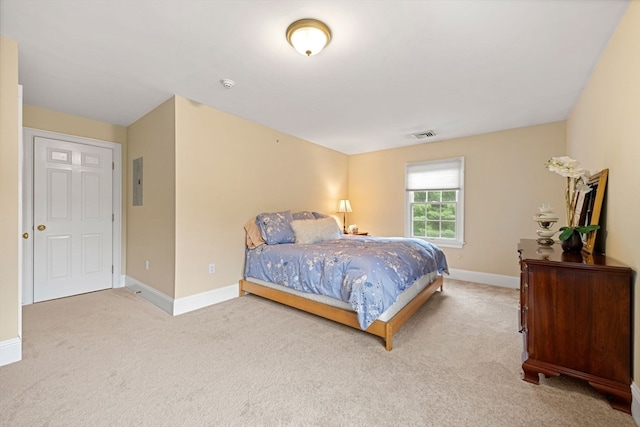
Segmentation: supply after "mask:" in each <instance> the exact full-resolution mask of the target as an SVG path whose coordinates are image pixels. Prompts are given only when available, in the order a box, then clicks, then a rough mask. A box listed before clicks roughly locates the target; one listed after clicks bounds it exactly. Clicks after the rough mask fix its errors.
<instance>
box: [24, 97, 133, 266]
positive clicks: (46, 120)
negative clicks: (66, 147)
mask: <svg viewBox="0 0 640 427" xmlns="http://www.w3.org/2000/svg"><path fill="white" fill-rule="evenodd" d="M27 90H28V89H27ZM22 114H23V119H22V120H23V126H24V127H28V128H33V129H39V130H46V131H49V132H58V133H63V134H66V135H73V136H79V137H83V138H90V139H97V140H100V141H107V142H115V143H117V144H120V145H122V159H121V162H122V201H121V206H122V234H121V242H122V248H121V251H122V252H121V258H122V259H121V273H122V274H125V272H126V271H127V247H126V245H125V244H124V243H125V242H126V238H127V203H126V196H127V191H126V182H127V168H126V164H127V162H126V157H127V148H126V143H127V128H125V127H123V126H117V125H112V124H111V123H105V122H101V121H98V120H92V119H87V118H85V117H79V116H74V115H72V114H66V113H61V112H58V111H53V110H47V109H45V108H38V107H33V106H30V105H25V106H24V107H23V108H22Z"/></svg>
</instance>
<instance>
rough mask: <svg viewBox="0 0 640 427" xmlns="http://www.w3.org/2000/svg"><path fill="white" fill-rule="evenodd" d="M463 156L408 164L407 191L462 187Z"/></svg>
mask: <svg viewBox="0 0 640 427" xmlns="http://www.w3.org/2000/svg"><path fill="white" fill-rule="evenodd" d="M463 161H464V158H463V157H458V158H454V159H447V160H442V161H432V162H421V163H410V164H408V165H407V191H418V190H453V189H458V188H461V187H462V185H463V176H462V173H461V171H462V170H463V168H462V162H463Z"/></svg>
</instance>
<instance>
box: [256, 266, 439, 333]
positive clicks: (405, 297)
mask: <svg viewBox="0 0 640 427" xmlns="http://www.w3.org/2000/svg"><path fill="white" fill-rule="evenodd" d="M437 278H438V272H437V271H432V272H430V273H427V274H425V275H423V276H422V277H420V278H418V279H417V280H415V281H414V282H413V283H412V284H411V285H410V286H409V287H407V288H406V289H405V290H404V291H403V292H402V293H401V294H400V295H398V298H397V299H396V301H395V302H394V303H393V304H392V305H391V306H390V307H389V308H388V309H387V310H385V311H384V312H383V313H382V314H381V315H380V316H379V317H378V319H377V320H380V321H383V322H387V321H389V320H390V319H392V318H393V316H395V315H396V314H397V313H398V312H399V311H400V310H402V308H403V307H404V306H406V305H407V304H408V303H409V302H410V301H411V300H412V299H413V298H415V297H416V295H418V294H419V293H420V292H422V290H423V289H424V288H426V287H427V285H429V284H430V283H432V282H433V281H434V280H436V279H437ZM246 280H248V281H250V282H253V283H257V284H259V285H262V286H265V287H267V288H271V289H275V290H278V291H281V292H285V293H288V294H291V295H296V296H298V297H301V298H305V299H308V300H311V301H315V302H320V303H322V304H326V305H330V306H332V307H336V308H341V309H343V310H348V311H354V310H353V307H352V306H351V304H349V303H347V302H345V301H341V300H339V299H336V298H332V297H328V296H324V295H320V294H313V293H308V292H301V291H298V290H296V289H292V288H289V287H286V286H282V285H278V284H275V283H270V282H267V281H264V280H261V279H257V278H255V277H247V278H246Z"/></svg>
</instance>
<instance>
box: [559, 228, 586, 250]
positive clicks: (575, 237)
mask: <svg viewBox="0 0 640 427" xmlns="http://www.w3.org/2000/svg"><path fill="white" fill-rule="evenodd" d="M561 246H562V250H563V251H564V252H570V253H579V252H580V251H581V250H582V235H581V234H580V232H578V231H577V230H573V233H571V236H569V238H568V239H567V240H563V241H562V244H561Z"/></svg>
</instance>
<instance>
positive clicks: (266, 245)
mask: <svg viewBox="0 0 640 427" xmlns="http://www.w3.org/2000/svg"><path fill="white" fill-rule="evenodd" d="M245 230H246V231H247V249H246V260H245V274H244V278H243V279H242V280H241V281H240V296H243V295H245V294H246V293H251V294H254V295H258V296H261V297H264V298H267V299H270V300H273V301H276V302H279V303H282V304H285V305H288V306H291V307H294V308H297V309H300V310H303V311H305V312H309V313H312V314H315V315H318V316H321V317H324V318H327V319H330V320H333V321H336V322H339V323H342V324H344V325H347V326H351V327H353V328H357V329H361V330H363V331H365V332H368V333H370V334H373V335H376V336H378V337H381V338H382V339H383V340H384V342H385V348H386V349H387V350H389V351H390V350H391V349H392V348H393V335H394V334H395V333H396V332H397V331H398V330H399V329H400V328H401V327H402V325H403V324H404V323H406V321H407V320H409V319H410V318H411V316H412V315H413V314H414V313H415V312H416V311H417V310H418V309H419V308H420V307H421V306H422V305H423V304H424V303H425V302H426V301H427V300H428V299H429V298H430V297H431V296H432V295H433V294H434V293H435V292H436V291H437V290H438V289H439V290H441V291H442V289H443V277H442V274H443V273H446V272H447V262H446V258H445V256H444V253H443V252H442V250H440V249H439V248H438V247H437V246H435V245H433V244H431V243H428V242H425V241H423V240H420V239H408V238H382V237H370V236H351V235H343V234H342V232H341V230H340V228H339V226H338V224H337V222H336V221H335V219H333V218H332V217H328V216H326V215H322V214H318V213H316V212H303V213H296V214H292V213H291V212H290V211H285V212H278V213H265V214H260V215H258V216H257V217H256V218H255V221H254V220H253V219H252V220H250V221H249V222H248V223H247V225H245Z"/></svg>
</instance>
